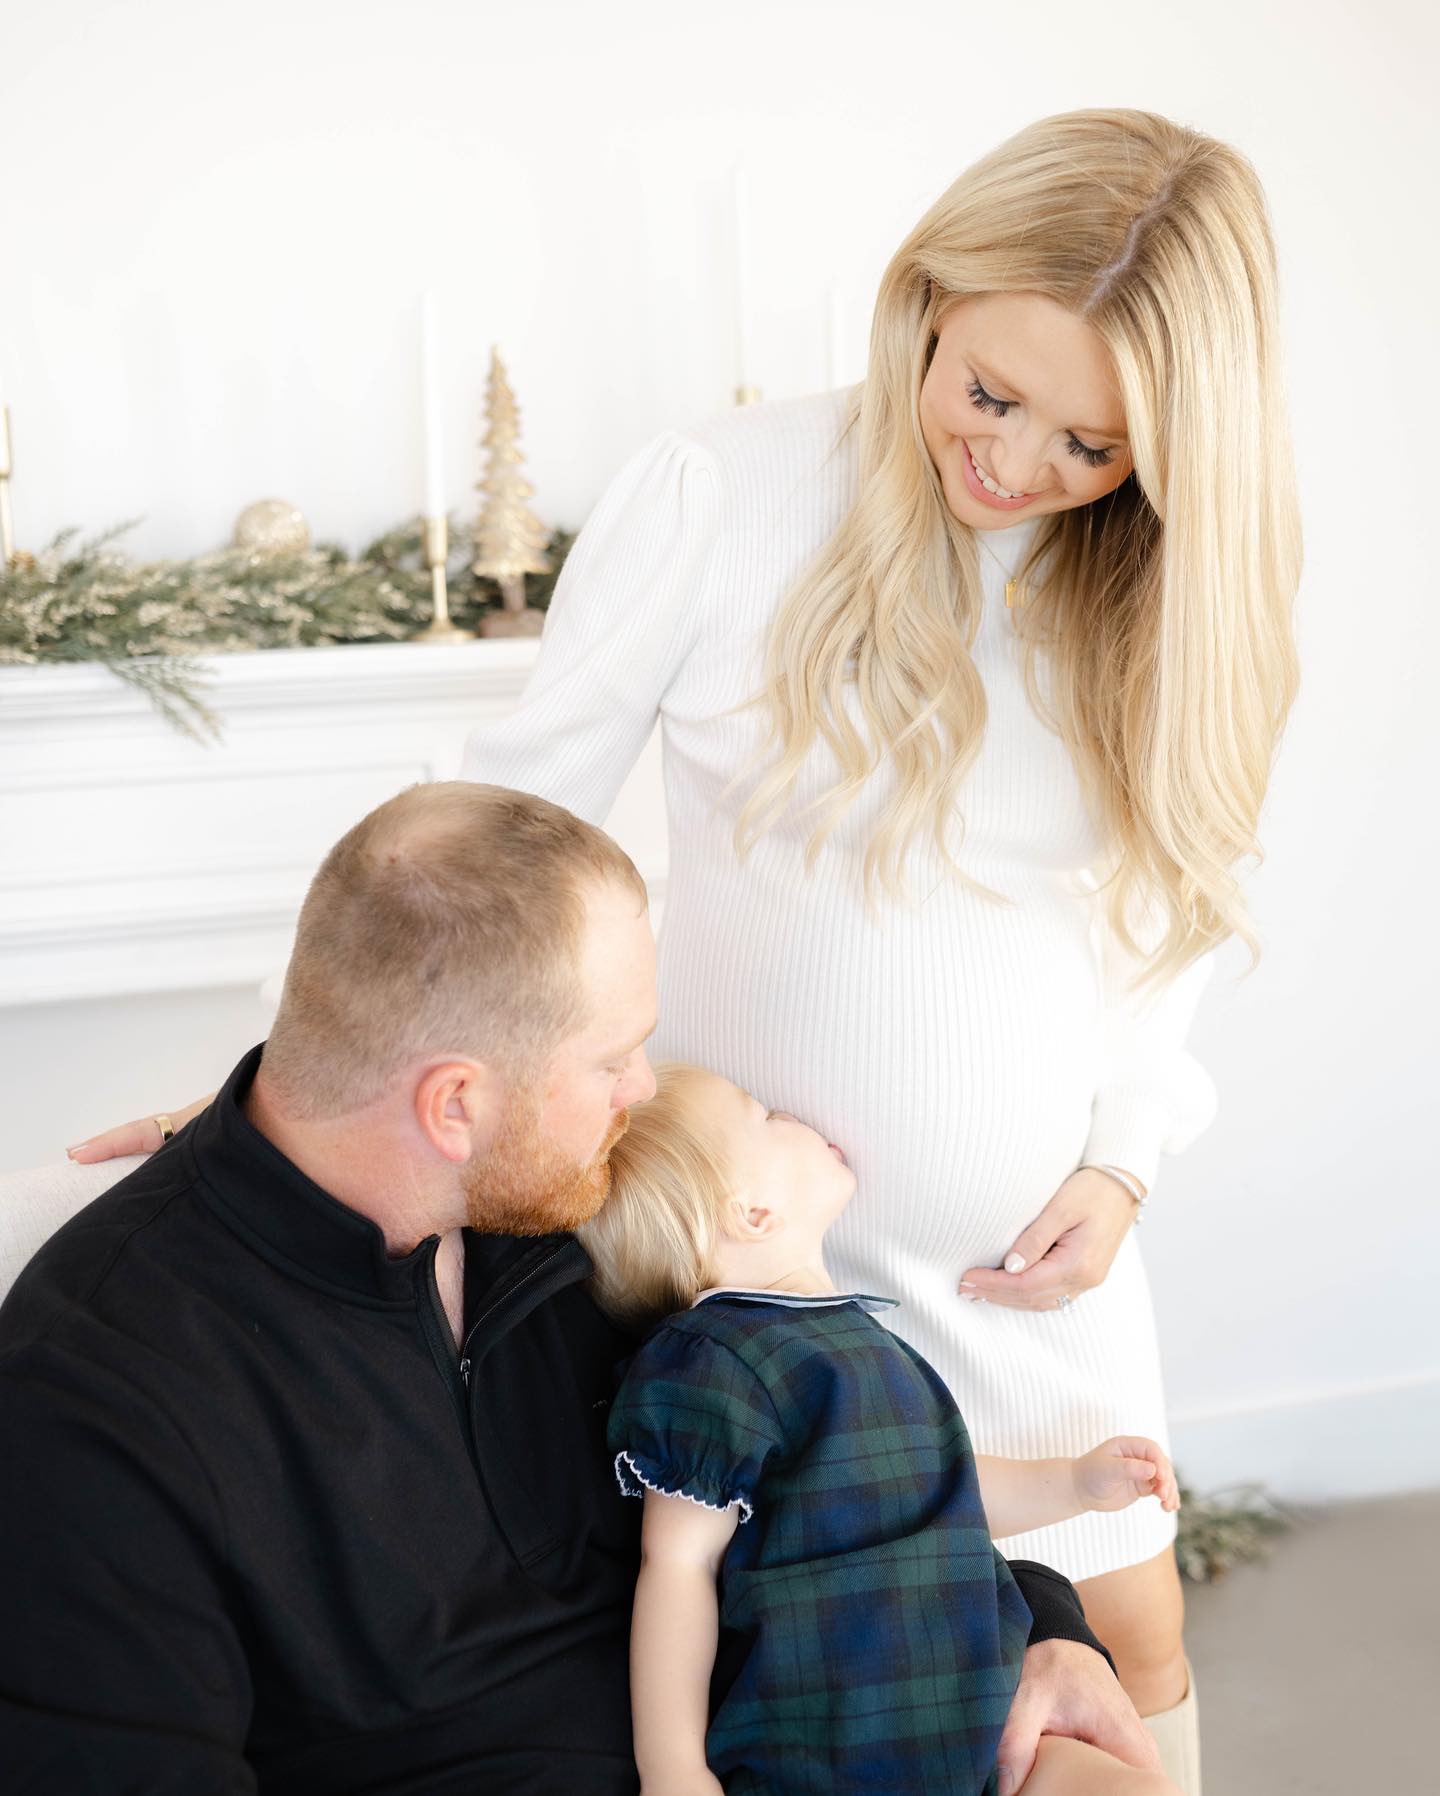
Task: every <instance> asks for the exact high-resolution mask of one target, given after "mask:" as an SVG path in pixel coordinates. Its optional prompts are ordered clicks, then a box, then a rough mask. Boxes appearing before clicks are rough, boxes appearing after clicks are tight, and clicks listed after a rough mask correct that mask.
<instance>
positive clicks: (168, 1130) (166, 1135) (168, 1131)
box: [150, 1116, 175, 1147]
mask: <svg viewBox="0 0 1440 1796" xmlns="http://www.w3.org/2000/svg"><path fill="white" fill-rule="evenodd" d="M150 1120H151V1121H152V1122H155V1123H158V1124H159V1126H160V1145H161V1147H164V1145H165V1143H166V1142H167V1141H168V1140H169V1139H170V1137H171V1136H172V1135H173V1134H174V1133H175V1125H174V1123H172V1122H171V1120H170V1118H169V1117H168V1116H155V1117H152V1118H151V1119H150Z"/></svg>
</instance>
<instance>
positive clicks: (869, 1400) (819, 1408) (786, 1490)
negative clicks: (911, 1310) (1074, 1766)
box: [609, 1290, 1030, 1796]
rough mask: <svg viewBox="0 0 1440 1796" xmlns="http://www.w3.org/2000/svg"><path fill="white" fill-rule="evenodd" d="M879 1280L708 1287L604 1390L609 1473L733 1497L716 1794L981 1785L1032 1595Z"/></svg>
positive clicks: (715, 1711) (965, 1441)
mask: <svg viewBox="0 0 1440 1796" xmlns="http://www.w3.org/2000/svg"><path fill="white" fill-rule="evenodd" d="M893 1306H894V1300H893V1299H889V1298H871V1297H862V1296H859V1295H839V1296H834V1297H829V1296H816V1297H799V1298H795V1297H790V1296H789V1295H780V1294H775V1295H771V1294H761V1293H750V1292H740V1291H729V1290H726V1291H719V1292H716V1293H713V1294H708V1295H706V1296H704V1297H702V1298H701V1299H700V1300H699V1301H698V1302H697V1303H696V1304H695V1305H694V1306H693V1307H692V1308H690V1309H688V1310H684V1311H682V1312H681V1313H680V1314H678V1315H675V1316H672V1317H670V1318H669V1319H668V1320H667V1321H665V1322H663V1323H661V1324H660V1326H659V1328H657V1329H656V1331H655V1332H654V1334H652V1335H651V1336H650V1337H649V1339H648V1340H646V1341H645V1342H644V1344H643V1345H642V1346H641V1347H640V1348H639V1350H638V1351H637V1352H636V1353H635V1355H634V1356H633V1357H632V1358H631V1360H630V1361H629V1362H628V1364H627V1367H626V1369H625V1373H624V1377H623V1379H622V1381H621V1385H620V1389H619V1391H618V1393H617V1395H616V1398H615V1401H614V1404H613V1405H612V1408H611V1414H610V1422H609V1442H610V1450H611V1452H612V1453H614V1454H615V1469H616V1473H617V1475H618V1477H619V1479H620V1486H621V1489H622V1490H624V1491H625V1492H626V1493H627V1494H628V1495H632V1496H640V1495H642V1494H643V1488H642V1487H643V1486H647V1485H648V1486H649V1487H650V1488H651V1489H653V1490H660V1491H667V1492H670V1493H672V1494H676V1493H678V1494H683V1495H685V1496H688V1497H692V1498H694V1499H695V1500H696V1501H697V1502H700V1503H704V1504H706V1505H708V1506H710V1507H712V1508H720V1509H724V1508H728V1507H729V1506H730V1505H731V1504H732V1503H734V1504H738V1505H739V1506H740V1522H739V1525H738V1526H737V1527H736V1530H735V1533H734V1536H733V1537H732V1539H731V1541H730V1544H729V1546H728V1548H727V1549H726V1553H725V1558H724V1562H723V1564H722V1566H721V1571H720V1580H719V1603H720V1646H719V1651H718V1653H717V1656H716V1666H715V1676H714V1679H713V1681H712V1684H711V1690H710V1726H709V1731H708V1733H707V1734H706V1740H705V1753H706V1758H707V1760H708V1762H709V1765H710V1768H711V1770H712V1771H713V1772H714V1773H715V1775H716V1776H717V1777H718V1778H719V1779H720V1781H721V1783H722V1784H723V1785H724V1786H725V1789H726V1791H727V1793H729V1796H738V1793H743V1792H765V1793H766V1796H800V1793H801V1792H808V1791H815V1792H817V1793H819V1792H825V1793H826V1796H831V1793H834V1792H841V1791H861V1790H863V1791H867V1792H870V1791H901V1790H903V1791H907V1792H911V1793H916V1792H920V1791H924V1792H926V1793H927V1796H929V1793H938V1792H952V1793H953V1796H982V1793H984V1796H993V1792H994V1790H995V1788H996V1774H995V1754H996V1751H997V1749H998V1747H999V1744H1000V1734H1001V1731H1002V1729H1003V1728H1004V1725H1005V1718H1006V1715H1007V1714H1008V1713H1009V1709H1010V1701H1011V1698H1012V1697H1013V1696H1014V1694H1015V1688H1016V1685H1017V1684H1018V1683H1019V1681H1020V1662H1021V1659H1022V1657H1023V1656H1024V1652H1025V1645H1026V1640H1027V1638H1028V1636H1029V1632H1030V1611H1029V1609H1028V1608H1027V1607H1026V1604H1025V1599H1024V1598H1023V1597H1022V1596H1021V1594H1020V1591H1019V1588H1018V1587H1017V1585H1016V1583H1015V1581H1014V1579H1013V1578H1012V1577H1011V1575H1010V1568H1009V1567H1008V1566H1007V1565H1006V1563H1005V1561H1004V1560H1003V1559H1002V1558H1001V1557H1000V1555H999V1554H998V1553H997V1552H996V1551H995V1548H994V1546H993V1544H992V1543H991V1539H990V1531H989V1529H988V1527H987V1526H986V1521H985V1511H984V1509H983V1507H982V1505H981V1501H980V1489H979V1484H978V1482H977V1479H976V1472H975V1459H974V1455H973V1453H972V1451H971V1447H970V1437H969V1435H968V1434H967V1432H966V1429H965V1423H964V1421H963V1420H962V1419H961V1416H960V1412H959V1410H958V1409H957V1408H956V1406H955V1400H954V1398H953V1397H952V1396H951V1395H950V1392H949V1389H948V1388H947V1387H946V1385H945V1383H944V1382H943V1380H942V1379H941V1378H940V1375H939V1373H937V1372H936V1371H935V1370H934V1368H933V1367H931V1366H930V1365H929V1364H928V1363H927V1362H926V1361H925V1360H923V1359H922V1358H921V1357H920V1355H919V1354H918V1353H916V1352H915V1350H914V1348H912V1347H910V1346H909V1345H908V1344H907V1343H906V1342H904V1341H902V1340H901V1339H900V1338H899V1336H898V1335H894V1334H892V1333H891V1332H890V1331H889V1329H887V1328H886V1327H885V1326H884V1325H883V1324H882V1323H880V1322H878V1321H876V1319H875V1317H874V1315H873V1314H872V1313H871V1312H872V1311H874V1310H877V1309H887V1308H892V1307H893Z"/></svg>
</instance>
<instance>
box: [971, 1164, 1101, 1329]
mask: <svg viewBox="0 0 1440 1796" xmlns="http://www.w3.org/2000/svg"><path fill="white" fill-rule="evenodd" d="M1134 1222H1135V1200H1134V1198H1133V1197H1131V1195H1130V1193H1129V1192H1128V1191H1127V1190H1126V1189H1125V1188H1124V1186H1123V1185H1121V1184H1119V1183H1118V1182H1117V1181H1116V1180H1115V1179H1112V1178H1111V1177H1110V1176H1109V1174H1108V1173H1103V1172H1097V1171H1096V1170H1095V1168H1094V1167H1091V1166H1083V1167H1081V1168H1080V1170H1079V1171H1078V1172H1072V1173H1071V1174H1070V1176H1069V1178H1068V1179H1066V1180H1065V1182H1064V1183H1063V1184H1062V1185H1061V1187H1060V1189H1059V1190H1058V1191H1057V1192H1056V1193H1055V1195H1054V1197H1052V1198H1051V1199H1050V1201H1049V1203H1048V1204H1046V1206H1045V1208H1044V1209H1043V1210H1042V1211H1041V1212H1040V1214H1039V1215H1038V1216H1037V1217H1036V1218H1035V1220H1034V1221H1033V1222H1032V1223H1031V1224H1030V1226H1029V1227H1028V1228H1027V1229H1025V1230H1024V1231H1023V1232H1022V1233H1021V1234H1020V1235H1019V1236H1018V1237H1017V1239H1016V1241H1015V1244H1014V1246H1013V1247H1012V1248H1011V1249H1010V1252H1009V1253H1008V1254H1006V1256H1005V1267H1009V1268H1013V1270H1009V1271H1007V1270H1005V1267H1002V1268H1001V1269H999V1270H998V1271H997V1270H996V1268H995V1267H993V1266H972V1267H971V1268H970V1270H969V1271H968V1272H966V1273H965V1274H964V1275H963V1277H962V1278H961V1280H960V1295H961V1296H962V1297H963V1298H965V1299H967V1300H968V1301H971V1302H973V1301H975V1300H977V1299H983V1300H984V1301H985V1302H987V1303H1003V1304H1007V1305H1009V1307H1010V1308H1011V1309H1017V1310H1053V1309H1058V1308H1059V1307H1060V1299H1061V1297H1062V1296H1066V1297H1078V1296H1079V1295H1080V1293H1081V1292H1082V1291H1093V1290H1094V1288H1095V1287H1096V1285H1100V1284H1103V1283H1104V1282H1105V1277H1106V1274H1107V1273H1108V1272H1109V1270H1110V1267H1111V1264H1112V1262H1113V1261H1114V1258H1115V1255H1116V1254H1117V1253H1119V1251H1120V1243H1121V1242H1122V1241H1123V1240H1124V1239H1125V1237H1126V1235H1127V1234H1128V1233H1129V1232H1130V1229H1131V1228H1132V1227H1133V1226H1134Z"/></svg>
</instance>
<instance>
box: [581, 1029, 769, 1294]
mask: <svg viewBox="0 0 1440 1796" xmlns="http://www.w3.org/2000/svg"><path fill="white" fill-rule="evenodd" d="M714 1077H715V1075H714V1074H713V1073H708V1072H706V1071H705V1070H704V1068H703V1067H698V1066H686V1065H684V1064H682V1063H680V1062H677V1061H670V1062H667V1063H664V1064H662V1065H659V1066H657V1067H656V1068H655V1096H654V1097H653V1098H651V1100H650V1101H649V1103H647V1104H637V1105H636V1106H635V1108H634V1109H633V1110H632V1111H631V1113H630V1126H629V1128H628V1129H627V1130H626V1131H625V1133H624V1134H623V1135H622V1136H621V1137H620V1139H619V1140H618V1141H617V1142H616V1143H615V1146H614V1147H613V1148H612V1149H611V1150H610V1194H609V1196H608V1197H607V1198H606V1200H605V1203H604V1206H603V1208H602V1209H601V1210H600V1211H599V1213H598V1214H597V1215H596V1216H594V1217H593V1218H592V1219H591V1220H590V1221H589V1222H587V1223H585V1224H584V1225H583V1226H582V1227H580V1228H578V1229H577V1230H576V1231H575V1232H576V1234H577V1235H578V1236H579V1238H580V1240H581V1241H582V1242H583V1243H584V1245H585V1250H586V1252H587V1253H588V1254H589V1255H590V1258H591V1259H592V1260H593V1261H594V1263H595V1276H594V1279H593V1281H592V1286H593V1289H594V1292H595V1297H596V1300H597V1302H599V1303H600V1304H601V1305H602V1306H603V1307H604V1308H605V1309H606V1310H608V1311H609V1312H610V1313H611V1314H612V1315H614V1316H618V1317H621V1318H622V1319H624V1320H626V1321H629V1322H636V1323H642V1322H657V1321H659V1320H660V1319H661V1318H662V1317H664V1316H672V1315H674V1314H675V1312H676V1311H677V1310H684V1309H688V1308H689V1307H690V1305H691V1304H692V1303H694V1301H695V1299H696V1297H697V1296H698V1294H699V1293H700V1292H701V1291H703V1290H704V1289H705V1287H706V1286H707V1285H709V1284H713V1283H714V1282H715V1280H714V1275H713V1263H714V1255H715V1244H716V1241H717V1239H718V1237H719V1234H720V1219H721V1216H722V1213H723V1211H724V1208H725V1205H726V1204H727V1203H728V1202H729V1200H730V1199H731V1198H732V1197H734V1195H735V1180H734V1175H733V1172H732V1170H731V1168H730V1166H729V1163H728V1161H727V1159H726V1155H725V1151H724V1145H723V1143H722V1142H721V1141H720V1140H719V1139H718V1137H717V1135H716V1133H715V1131H714V1130H713V1129H711V1128H707V1127H706V1126H705V1125H704V1124H703V1123H702V1122H701V1121H700V1119H699V1117H698V1115H697V1114H696V1107H695V1104H694V1101H693V1100H694V1096H695V1093H696V1090H697V1088H698V1086H699V1085H700V1083H701V1081H702V1080H706V1079H712V1078H714Z"/></svg>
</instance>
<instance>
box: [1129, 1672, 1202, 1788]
mask: <svg viewBox="0 0 1440 1796" xmlns="http://www.w3.org/2000/svg"><path fill="white" fill-rule="evenodd" d="M1185 1676H1186V1678H1187V1679H1188V1680H1189V1682H1188V1684H1187V1686H1186V1690H1185V1694H1184V1696H1183V1697H1182V1698H1181V1699H1180V1701H1179V1702H1177V1703H1176V1704H1175V1707H1174V1708H1173V1709H1161V1711H1160V1713H1159V1714H1158V1715H1143V1716H1142V1717H1141V1720H1142V1721H1144V1723H1145V1725H1146V1727H1148V1728H1149V1730H1150V1737H1151V1738H1152V1739H1153V1740H1154V1742H1155V1744H1156V1745H1157V1746H1158V1747H1159V1748H1160V1763H1161V1766H1162V1767H1163V1769H1164V1772H1165V1775H1166V1777H1168V1778H1169V1779H1170V1781H1171V1783H1173V1784H1175V1785H1176V1786H1177V1787H1178V1788H1179V1789H1181V1790H1182V1791H1183V1792H1184V1796H1200V1711H1199V1709H1198V1708H1197V1707H1196V1703H1195V1673H1194V1671H1193V1669H1192V1668H1191V1665H1190V1661H1189V1660H1188V1659H1187V1660H1186V1661H1185Z"/></svg>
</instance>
